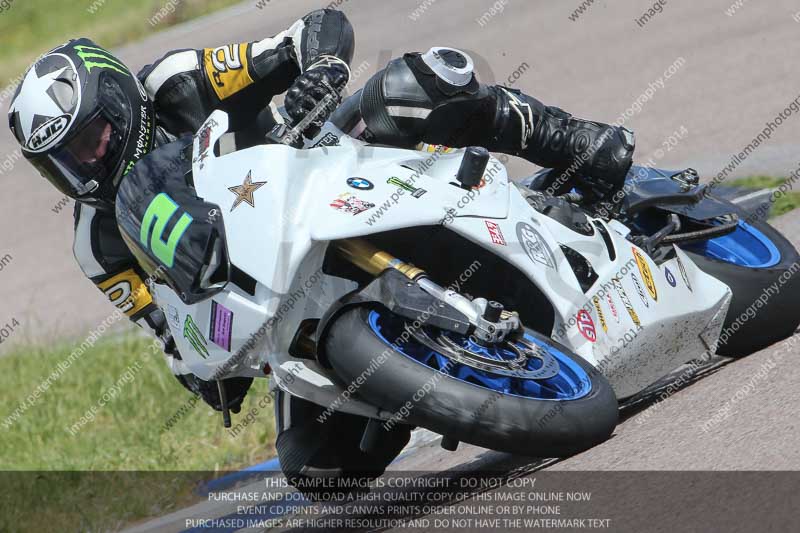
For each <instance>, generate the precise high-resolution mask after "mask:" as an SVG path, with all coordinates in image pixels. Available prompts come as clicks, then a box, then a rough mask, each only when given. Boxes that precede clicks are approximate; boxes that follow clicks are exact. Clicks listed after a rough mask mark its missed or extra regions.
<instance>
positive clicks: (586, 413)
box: [325, 308, 618, 457]
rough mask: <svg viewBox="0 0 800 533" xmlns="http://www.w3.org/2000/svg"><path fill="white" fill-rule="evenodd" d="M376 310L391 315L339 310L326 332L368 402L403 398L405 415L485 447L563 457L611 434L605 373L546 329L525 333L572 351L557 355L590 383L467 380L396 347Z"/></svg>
mask: <svg viewBox="0 0 800 533" xmlns="http://www.w3.org/2000/svg"><path fill="white" fill-rule="evenodd" d="M375 313H382V315H379V316H384V317H385V316H386V315H389V313H387V312H386V311H385V310H370V309H366V308H355V309H351V310H349V311H347V312H345V313H343V314H342V315H341V316H340V317H338V318H337V319H336V320H335V322H334V323H333V324H332V325H331V327H330V330H329V334H328V336H327V338H326V339H325V343H326V344H325V349H326V354H327V358H328V360H329V361H330V363H331V365H332V366H333V369H334V371H335V372H336V374H337V375H338V376H339V377H340V378H341V379H342V380H344V381H345V383H347V384H350V383H361V385H360V386H359V388H358V394H359V395H360V396H362V397H363V398H365V399H366V400H367V401H368V402H370V403H372V404H374V405H376V406H378V407H381V408H383V409H386V410H389V411H392V412H394V413H398V412H403V407H404V406H405V407H406V409H405V411H406V412H408V414H407V415H406V416H405V418H404V419H403V422H405V423H409V424H412V425H417V426H422V427H426V428H428V429H430V430H432V431H434V432H436V433H439V434H441V435H444V436H447V437H450V438H453V439H457V440H459V441H463V442H468V443H470V444H474V445H477V446H482V447H484V448H489V449H493V450H498V451H503V452H508V453H515V454H521V455H527V456H533V457H566V456H569V455H573V454H575V453H578V452H581V451H584V450H586V449H588V448H591V447H592V446H595V445H597V444H599V443H601V442H603V441H605V440H606V439H608V438H609V437H610V436H611V434H612V432H613V430H614V427H615V426H616V424H617V420H618V412H617V408H618V406H617V400H616V397H615V395H614V392H613V389H612V388H611V386H610V385H609V383H608V381H607V380H606V379H605V378H604V377H603V376H602V375H601V374H600V372H598V371H597V370H596V369H594V367H592V366H591V365H590V364H589V363H588V362H586V361H585V360H583V359H582V358H580V357H578V356H577V355H575V354H573V353H572V352H570V351H569V349H568V348H566V347H564V346H562V345H560V344H557V343H555V342H553V341H552V340H551V339H549V338H547V337H544V336H542V335H539V334H538V333H535V332H532V331H526V338H530V339H534V338H535V339H536V340H537V343H538V345H539V346H541V345H543V344H544V343H546V344H547V345H549V346H550V347H552V349H553V350H554V353H559V354H560V357H564V358H567V359H568V361H567V360H562V359H559V362H560V363H561V364H564V365H568V366H569V368H571V369H573V370H574V372H575V373H576V375H580V376H583V378H582V379H583V380H585V382H583V383H582V386H584V387H586V388H587V389H589V390H588V391H586V390H584V393H582V395H580V397H575V398H574V399H563V398H562V399H559V398H550V399H546V398H534V397H528V396H522V395H519V394H509V393H505V392H502V391H497V390H491V389H490V388H487V387H486V386H483V385H480V384H477V383H476V382H470V381H467V380H465V379H463V375H464V374H463V373H460V372H458V371H456V370H455V369H453V370H448V372H449V373H448V374H445V373H442V372H440V371H438V370H436V369H434V368H432V367H431V366H428V365H426V364H423V362H421V361H419V360H416V359H414V358H412V357H411V356H410V355H407V354H406V353H404V352H401V351H398V348H397V347H396V346H393V343H392V342H390V341H388V340H387V338H386V337H385V336H384V334H383V332H382V331H383V330H379V331H376V328H375V323H376V322H375V316H376V315H375ZM392 316H393V315H392ZM395 318H396V317H395ZM529 336H530V337H529ZM394 338H395V339H396V338H397V337H394ZM409 342H411V341H409ZM407 346H408V345H407V344H403V350H405V351H410V350H409V349H408V347H407ZM432 353H433V354H434V355H436V352H432ZM377 363H380V364H377ZM370 369H371V371H370ZM468 370H470V372H472V373H474V371H473V370H472V369H468ZM367 372H370V373H369V375H368V376H367V377H366V379H364V375H365V374H366V373H367ZM459 375H460V376H461V377H459ZM359 378H361V379H359ZM487 379H488V378H487ZM553 379H555V378H553ZM543 390H544V389H543ZM420 391H426V392H425V393H424V394H421V393H420ZM409 404H410V406H411V408H410V409H409V408H408V407H409Z"/></svg>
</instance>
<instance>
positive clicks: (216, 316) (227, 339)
mask: <svg viewBox="0 0 800 533" xmlns="http://www.w3.org/2000/svg"><path fill="white" fill-rule="evenodd" d="M209 324H210V325H209V331H208V338H209V339H211V342H213V343H214V344H216V345H217V346H219V347H220V348H222V349H223V350H226V351H228V352H230V351H231V334H232V332H233V311H231V310H230V309H228V308H227V307H225V306H224V305H222V304H220V303H217V302H215V301H212V302H211V321H210V323H209Z"/></svg>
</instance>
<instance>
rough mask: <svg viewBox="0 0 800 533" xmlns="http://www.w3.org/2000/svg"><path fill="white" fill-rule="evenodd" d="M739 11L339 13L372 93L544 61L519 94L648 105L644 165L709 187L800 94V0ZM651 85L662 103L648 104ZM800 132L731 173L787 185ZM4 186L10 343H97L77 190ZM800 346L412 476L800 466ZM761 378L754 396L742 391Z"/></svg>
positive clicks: (301, 6) (620, 107)
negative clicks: (708, 426)
mask: <svg viewBox="0 0 800 533" xmlns="http://www.w3.org/2000/svg"><path fill="white" fill-rule="evenodd" d="M337 3H338V2H337ZM731 3H732V2H731V0H705V1H703V2H682V3H680V4H679V3H677V2H674V3H673V2H672V1H670V2H667V5H666V6H665V7H664V9H663V12H662V13H661V14H658V15H657V16H655V17H654V18H653V19H652V20H650V21H649V22H648V23H647V24H646V25H645V26H644V27H639V26H638V25H637V23H636V22H635V18H637V17H640V16H641V15H642V13H644V12H645V11H646V10H647V7H648V5H652V4H651V3H650V2H633V1H628V0H625V1H618V2H614V3H611V2H603V1H597V2H595V3H594V4H593V5H591V6H590V7H589V8H588V9H587V10H586V12H585V13H583V14H582V15H581V16H580V18H579V19H578V20H577V21H575V22H573V21H571V20H570V18H569V16H570V14H572V12H573V10H574V9H576V8H577V7H578V5H579V2H578V1H577V0H575V1H565V2H545V1H543V0H528V1H525V2H523V1H521V0H507V1H506V2H504V4H505V5H502V7H503V11H502V12H498V13H497V14H495V15H494V16H493V17H490V18H488V19H486V18H484V22H485V24H484V25H481V23H479V22H478V19H480V18H481V17H482V16H483V15H484V13H487V12H489V11H490V10H491V9H492V6H493V5H494V6H497V5H500V4H496V3H494V2H489V1H485V0H464V1H457V2H456V1H453V0H438V1H436V0H427V1H425V2H417V1H394V2H391V3H390V2H374V1H373V2H368V1H366V0H349V1H348V0H346V1H344V2H342V3H341V4H339V6H338V7H339V8H340V9H342V10H343V11H344V12H346V13H347V15H348V17H349V18H350V20H351V21H352V23H353V25H354V26H355V28H356V36H357V53H356V58H355V60H354V62H353V65H354V67H356V68H358V67H359V66H360V65H362V64H363V65H365V66H364V67H363V69H362V73H361V75H360V76H359V78H358V79H357V80H355V82H354V86H356V87H357V86H360V85H362V84H363V82H364V81H366V79H367V78H368V76H369V75H370V74H371V73H373V72H375V71H376V70H377V69H378V68H380V66H381V65H382V64H384V63H385V62H386V61H387V60H388V59H389V58H390V57H396V56H398V55H400V54H402V53H403V52H405V51H414V50H425V49H427V48H428V47H430V46H434V45H452V46H456V47H460V48H463V49H465V50H468V51H470V52H471V53H472V54H473V55H474V56H475V57H476V58H477V60H478V61H477V63H478V71H479V75H480V77H481V78H482V80H483V81H485V82H492V81H493V82H497V83H501V84H508V83H509V77H510V76H512V75H513V73H514V72H515V71H519V69H520V67H521V66H522V65H527V67H525V68H524V72H522V73H521V74H520V77H519V79H518V80H516V81H515V83H514V86H516V87H519V88H521V89H523V90H525V91H526V92H528V93H530V94H533V95H535V96H537V97H538V98H540V99H541V100H543V101H544V102H546V103H548V104H552V105H557V106H559V107H562V108H564V109H566V110H568V111H570V112H572V113H574V114H576V115H578V116H581V117H586V118H593V119H597V120H601V121H606V122H610V121H614V120H616V119H617V118H618V117H620V116H621V115H622V114H623V113H624V112H625V111H626V110H627V109H630V108H631V106H632V105H634V102H635V101H637V99H638V100H639V101H640V102H642V104H643V105H642V106H641V109H640V110H639V111H638V112H634V113H633V114H631V116H630V118H629V119H627V120H626V122H625V124H626V126H628V127H629V128H631V129H633V130H634V131H635V132H636V134H637V140H638V149H637V154H638V160H639V161H640V162H647V161H648V160H651V159H652V160H653V161H654V162H655V163H656V164H657V165H659V166H663V167H672V168H675V167H681V168H683V167H686V166H692V167H694V168H697V169H698V170H699V171H700V172H701V175H703V176H704V179H710V177H711V176H713V175H715V174H717V173H718V172H720V171H721V170H722V168H724V166H725V165H726V164H728V163H729V162H730V160H731V158H732V157H733V156H734V154H737V153H739V152H740V151H742V149H743V148H744V146H746V145H747V144H748V143H749V142H750V141H751V139H753V138H754V137H755V136H757V135H758V133H759V132H761V131H762V130H763V129H764V127H765V124H766V123H767V122H768V121H771V120H774V118H775V117H776V115H778V113H780V112H781V111H783V110H784V109H785V108H786V107H787V106H788V105H789V104H790V103H791V102H792V101H793V100H795V99H796V98H797V97H798V95H800V74H798V72H797V65H796V61H795V59H796V58H797V57H798V52H800V38H798V37H800V24H799V23H797V22H795V21H794V20H793V17H792V15H793V14H794V13H796V12H797V10H798V8H800V6H798V5H797V4H796V2H793V1H784V0H779V1H771V2H769V3H767V2H747V1H745V2H744V4H743V6H742V7H741V9H739V10H738V11H737V12H736V13H735V14H734V15H733V16H728V15H726V13H725V10H726V9H729V8H730V7H731ZM321 5H322V3H320V2H312V1H308V0H292V1H291V2H289V1H288V0H271V1H269V2H266V5H265V7H264V8H263V9H257V8H256V7H255V3H254V2H251V3H245V4H242V5H240V6H237V7H235V8H233V9H231V10H228V11H226V12H224V13H221V14H217V15H214V16H211V17H209V18H206V19H202V20H199V21H196V22H193V23H190V24H187V25H185V26H183V27H179V28H174V29H171V30H168V31H165V32H163V33H159V34H155V35H153V36H151V37H149V38H147V39H146V40H144V41H142V42H140V43H136V44H134V45H130V46H127V47H125V48H123V49H122V50H120V51H119V53H120V55H121V57H122V58H123V59H125V60H127V61H128V62H129V63H130V64H131V65H132V66H133V67H139V66H142V65H144V64H146V63H147V62H149V61H151V60H153V59H154V58H156V57H159V56H160V55H161V54H162V53H164V52H166V51H167V50H169V49H173V48H183V47H204V46H213V45H220V44H224V43H228V42H233V41H245V40H254V39H258V38H262V37H264V36H267V35H271V34H274V33H275V32H277V31H279V30H281V29H283V28H285V27H287V26H289V24H290V23H291V22H293V21H294V20H295V19H296V18H298V17H299V16H301V15H302V14H304V13H305V12H307V11H309V10H311V9H313V8H316V7H320V6H321ZM420 9H422V11H417V14H419V17H418V18H417V19H416V20H412V15H413V14H414V12H415V10H420ZM495 11H498V10H497V9H496V8H495ZM680 58H683V60H684V61H681V62H680V63H681V65H682V66H680V67H679V68H678V69H677V71H676V72H675V74H674V75H673V76H672V77H671V78H669V79H668V80H665V81H664V84H663V87H660V86H659V81H658V80H659V78H660V77H662V76H663V75H664V72H665V70H667V69H668V68H669V67H670V65H673V64H676V63H675V62H676V61H678V60H680ZM364 62H366V63H364ZM648 87H650V88H651V94H652V97H651V98H648V99H647V100H646V101H642V98H641V97H642V95H643V94H645V93H646V91H647V90H648ZM653 87H656V88H655V89H654V90H653V89H652V88H653ZM6 106H7V101H6V102H4V103H3V104H2V107H3V109H5V107H6ZM682 127H685V131H687V132H688V134H685V135H684V138H683V139H681V140H680V141H679V142H677V144H676V145H675V146H674V147H671V148H670V149H669V150H667V149H665V147H664V146H663V144H662V143H664V142H665V141H666V140H667V138H668V137H669V136H670V135H671V134H672V133H673V132H675V131H679V130H680V129H681V128H682ZM798 139H800V117H798V116H797V115H796V114H795V115H793V116H791V117H789V118H788V119H786V120H785V121H784V122H783V124H782V125H781V126H780V127H778V128H777V130H776V131H775V132H774V133H773V135H772V137H771V138H770V140H769V141H768V142H767V143H766V144H764V145H763V146H761V147H760V148H759V149H758V150H756V151H755V152H754V153H753V154H752V155H751V156H750V157H749V158H747V160H746V161H745V162H744V163H743V164H741V165H740V166H738V167H737V168H736V169H735V170H734V171H733V172H732V173H731V175H732V176H743V175H750V174H753V173H764V174H773V175H788V174H789V173H790V172H792V171H793V170H795V169H796V168H797V167H798V165H799V164H800V150H798V147H800V141H799V140H798ZM14 148H15V145H14V144H12V141H11V139H10V137H9V134H8V132H7V130H6V129H5V128H0V159H1V158H4V157H5V154H9V153H11V152H12V150H14ZM660 149H661V150H663V152H659V150H660ZM530 170H532V167H530V166H529V165H525V164H521V163H518V162H514V163H513V164H512V172H513V173H514V174H515V175H517V176H523V175H524V174H526V173H528V172H529V171H530ZM0 183H2V184H3V192H4V194H3V199H2V200H0V202H2V209H0V227H1V228H3V232H2V235H0V252H2V253H0V257H2V256H3V255H5V254H10V255H11V256H12V257H13V260H12V261H11V262H10V263H9V264H7V265H5V266H4V267H3V270H2V271H0V301H2V302H3V304H2V314H0V323H5V322H6V321H7V320H8V319H10V318H12V317H14V318H17V319H18V320H19V321H20V322H21V323H22V327H21V328H20V331H19V332H18V333H15V335H14V336H13V338H12V339H10V341H8V342H7V343H5V344H4V346H2V347H0V348H6V347H7V346H8V345H11V344H14V343H17V342H20V341H22V340H26V339H39V340H42V339H47V338H51V337H54V336H57V335H58V336H60V335H64V334H67V335H70V336H73V337H74V338H81V337H82V336H83V335H85V334H86V333H87V332H88V331H89V330H91V329H93V328H94V327H96V325H97V324H98V323H99V322H100V321H101V320H103V319H104V318H105V317H106V316H108V314H109V312H110V309H109V307H108V304H107V303H106V302H105V301H104V299H103V298H102V297H101V296H100V294H99V292H98V291H96V289H94V288H93V286H92V285H91V283H89V282H88V281H86V280H85V279H84V278H83V277H82V275H81V273H80V271H79V270H78V268H77V266H76V265H75V263H74V262H73V261H72V257H71V243H72V217H71V207H70V208H68V209H65V210H64V211H62V212H61V213H58V214H56V213H54V212H53V211H52V210H51V208H52V207H54V206H55V205H56V204H57V203H58V202H59V200H60V199H61V197H60V195H59V194H58V193H57V192H56V191H55V190H53V189H52V188H51V187H50V186H49V185H48V184H47V183H46V182H44V181H43V180H41V179H39V178H38V177H37V176H36V175H35V173H34V172H33V171H32V170H31V169H30V168H28V167H27V166H26V165H25V164H24V163H19V164H17V165H15V166H14V168H13V170H11V171H6V172H4V174H2V175H0ZM777 225H778V227H779V228H780V229H782V230H783V231H784V232H785V233H786V235H787V236H788V237H789V238H790V239H791V240H792V241H793V242H794V243H795V245H796V246H800V233H798V230H800V227H799V226H800V217H798V216H797V215H796V214H790V215H788V216H787V217H784V218H783V219H781V220H779V221H778V223H777ZM795 340H796V338H795ZM799 351H800V350H799V349H797V348H796V347H794V345H793V343H791V342H789V343H783V344H782V345H779V346H774V347H772V348H770V349H767V350H764V351H763V352H761V353H758V354H755V355H752V356H750V357H748V358H747V359H744V360H740V361H736V362H734V363H732V364H724V365H722V366H719V367H717V368H715V369H712V370H710V371H709V372H708V373H707V375H705V376H704V378H703V379H702V380H698V381H696V382H693V383H691V384H689V385H688V386H685V387H683V388H682V389H681V390H679V391H678V392H675V393H674V394H671V395H669V397H668V398H667V399H665V400H664V401H662V402H657V403H655V404H653V402H652V400H653V398H657V397H658V393H655V394H654V395H653V398H650V399H649V400H648V401H645V402H643V403H641V404H639V405H638V406H636V407H634V408H628V409H627V410H626V411H625V413H624V414H625V417H626V419H625V421H624V422H623V423H621V424H620V426H619V427H618V429H617V431H616V432H615V434H614V437H613V438H612V439H611V440H609V441H608V442H606V443H604V444H602V445H600V446H598V447H596V448H594V449H592V450H590V451H588V452H585V453H583V454H580V455H578V456H576V457H573V458H570V459H567V460H564V461H560V462H558V463H555V464H551V463H550V462H545V463H531V462H530V461H529V460H524V459H519V458H510V457H508V456H504V455H502V454H496V453H493V452H488V451H486V450H482V449H479V448H475V447H471V446H466V445H463V444H462V445H461V446H460V447H459V449H458V451H457V452H455V453H449V452H445V451H443V450H441V449H440V448H439V447H438V445H437V444H436V442H431V443H429V444H425V445H422V446H421V447H420V448H418V449H417V450H416V452H415V453H414V454H411V455H409V456H408V457H407V458H406V459H404V460H403V461H401V462H400V463H398V464H397V465H396V466H395V467H396V468H402V469H414V470H417V469H419V470H435V471H441V470H448V469H467V470H475V469H481V468H488V469H506V470H507V471H509V472H511V471H513V472H515V473H514V475H515V476H516V475H521V476H525V475H532V474H531V472H533V471H535V470H537V469H539V468H542V467H545V466H546V467H548V469H551V470H552V469H557V470H573V471H574V470H740V469H744V470H796V469H798V467H800V449H799V448H798V446H797V442H798V436H799V435H800V429H799V428H798V424H799V423H798V422H797V419H796V416H795V413H796V405H797V404H798V400H800V393H798V387H797V385H796V384H797V382H798V379H799V378H800V371H799V370H798V367H797V365H795V364H793V363H794V360H793V359H794V358H795V357H797V355H798V352H799ZM692 355H694V354H687V359H688V358H691V356H692ZM721 363H725V362H724V361H723V362H721ZM765 367H768V368H769V371H768V372H766V375H765V377H763V378H759V379H757V380H755V381H753V380H752V379H751V378H753V377H754V376H760V375H762V374H764V372H762V369H763V368H765ZM748 380H751V383H754V384H755V386H754V387H752V388H748V389H747V392H746V394H742V393H741V391H742V390H743V389H742V387H743V385H744V384H745V383H747V382H748ZM734 398H735V399H734ZM720 409H728V412H729V415H728V416H726V417H725V418H724V420H722V421H720V422H719V423H717V424H715V425H714V427H713V430H710V431H704V430H703V424H704V423H705V422H707V421H708V420H709V419H711V417H713V416H714V415H716V414H718V413H720ZM760 497H761V498H765V499H766V498H768V497H769V495H768V494H762V495H761V496H760ZM644 501H646V498H643V499H642V500H641V501H640V503H642V502H644ZM633 504H634V508H635V502H633ZM649 508H650V507H648V505H645V504H644V503H642V504H641V505H640V507H639V508H638V509H639V512H640V513H642V514H645V513H647V510H648V509H649ZM734 529H736V528H733V529H729V530H734Z"/></svg>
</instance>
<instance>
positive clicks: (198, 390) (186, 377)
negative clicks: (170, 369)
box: [175, 374, 253, 413]
mask: <svg viewBox="0 0 800 533" xmlns="http://www.w3.org/2000/svg"><path fill="white" fill-rule="evenodd" d="M175 377H176V378H177V379H178V381H180V383H181V385H183V386H184V387H186V389H187V390H188V391H189V392H191V393H193V394H195V395H197V396H200V398H202V399H203V401H204V402H206V403H207V404H208V405H210V406H211V407H212V408H213V409H214V410H215V411H222V402H220V400H219V389H218V388H217V382H216V381H205V380H203V379H200V378H198V377H197V376H195V375H194V374H183V375H176V376H175ZM252 383H253V378H228V379H226V380H223V382H222V384H223V385H224V387H225V395H226V396H227V398H228V408H229V409H230V410H231V412H233V413H238V412H239V411H241V410H242V402H243V401H244V397H245V396H247V391H248V390H249V389H250V385H251V384H252Z"/></svg>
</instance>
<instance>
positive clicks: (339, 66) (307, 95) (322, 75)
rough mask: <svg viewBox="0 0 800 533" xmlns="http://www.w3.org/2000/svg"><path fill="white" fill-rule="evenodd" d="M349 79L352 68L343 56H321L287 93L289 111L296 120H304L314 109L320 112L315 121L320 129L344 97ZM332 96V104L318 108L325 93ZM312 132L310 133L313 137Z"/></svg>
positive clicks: (286, 100)
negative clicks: (341, 57)
mask: <svg viewBox="0 0 800 533" xmlns="http://www.w3.org/2000/svg"><path fill="white" fill-rule="evenodd" d="M348 81H350V67H348V66H347V63H345V62H344V61H342V60H341V59H339V58H337V57H333V56H322V57H320V59H319V60H318V61H317V62H316V63H314V64H313V65H311V66H310V67H308V68H307V69H306V71H305V72H303V73H302V74H300V76H298V77H297V78H296V79H295V80H294V83H293V84H292V86H291V87H290V88H289V90H288V91H287V92H286V99H285V108H286V112H287V113H288V114H289V116H290V117H291V118H292V120H294V121H295V122H299V121H301V120H302V119H303V118H305V117H306V115H308V114H309V113H311V112H315V113H316V114H318V117H314V120H313V122H312V124H313V125H314V126H316V128H321V127H322V125H323V124H324V123H325V121H326V120H327V119H328V117H329V116H330V114H331V113H332V112H333V111H334V109H335V108H336V106H337V105H339V103H340V102H341V100H342V91H344V88H345V86H346V85H347V82H348ZM328 95H330V96H331V97H332V105H331V106H328V108H326V109H319V110H316V111H315V108H316V107H317V105H319V104H320V103H321V102H322V101H323V100H324V99H325V97H326V96H328ZM313 134H314V132H309V134H308V135H307V136H313Z"/></svg>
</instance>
